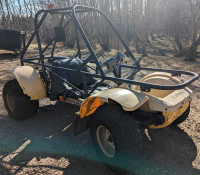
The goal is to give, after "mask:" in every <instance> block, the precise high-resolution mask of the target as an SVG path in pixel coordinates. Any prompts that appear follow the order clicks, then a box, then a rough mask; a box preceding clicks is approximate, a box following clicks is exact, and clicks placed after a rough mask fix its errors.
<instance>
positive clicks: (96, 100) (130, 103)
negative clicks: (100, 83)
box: [80, 88, 148, 118]
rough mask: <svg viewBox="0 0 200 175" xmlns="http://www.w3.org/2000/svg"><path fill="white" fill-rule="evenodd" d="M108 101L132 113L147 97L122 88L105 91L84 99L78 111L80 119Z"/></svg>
mask: <svg viewBox="0 0 200 175" xmlns="http://www.w3.org/2000/svg"><path fill="white" fill-rule="evenodd" d="M109 99H111V100H113V101H115V102H117V103H119V104H120V105H121V106H122V108H123V109H124V110H125V111H134V110H136V109H138V108H139V107H140V106H142V105H143V104H144V103H145V102H146V101H148V97H146V96H145V95H144V94H142V93H140V92H136V91H132V90H128V89H123V88H113V89H106V90H103V91H99V92H97V93H96V94H94V95H92V96H91V97H88V98H87V99H85V101H84V102H83V104H82V105H81V109H80V116H81V118H83V117H86V116H88V115H91V114H92V113H94V112H95V110H96V109H97V108H98V107H99V106H100V105H102V104H103V103H104V102H107V103H108V101H109Z"/></svg>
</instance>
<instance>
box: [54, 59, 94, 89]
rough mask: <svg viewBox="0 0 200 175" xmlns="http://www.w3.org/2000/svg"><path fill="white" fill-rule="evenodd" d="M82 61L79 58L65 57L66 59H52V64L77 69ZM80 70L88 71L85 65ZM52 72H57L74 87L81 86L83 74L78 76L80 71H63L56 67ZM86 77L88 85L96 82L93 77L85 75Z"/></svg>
mask: <svg viewBox="0 0 200 175" xmlns="http://www.w3.org/2000/svg"><path fill="white" fill-rule="evenodd" d="M82 63H83V61H82V60H80V59H79V58H67V59H61V60H55V61H53V62H52V66H55V67H63V68H69V69H77V68H78V67H79V66H80V65H81V64H82ZM82 71H84V72H89V70H88V68H87V67H86V66H85V67H83V69H82ZM53 72H54V73H56V74H58V75H59V76H61V77H62V78H64V79H66V80H67V81H69V82H70V83H71V84H73V85H74V86H76V87H79V88H81V87H80V86H82V85H83V76H80V73H78V72H69V71H64V70H61V69H56V68H53ZM86 79H87V85H88V86H91V85H93V84H94V83H95V82H96V80H95V79H94V78H93V77H88V76H87V77H86Z"/></svg>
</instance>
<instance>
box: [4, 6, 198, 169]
mask: <svg viewBox="0 0 200 175" xmlns="http://www.w3.org/2000/svg"><path fill="white" fill-rule="evenodd" d="M90 13H92V14H98V15H97V16H102V17H103V18H104V20H105V21H106V22H107V23H108V25H109V26H110V28H111V30H112V32H113V33H114V34H115V35H116V37H117V38H118V39H119V42H121V44H122V45H123V47H124V52H122V51H121V52H118V53H117V54H116V56H114V57H112V58H107V59H106V60H105V61H100V60H99V58H98V57H97V54H96V53H95V51H94V50H93V48H92V46H91V43H90V42H89V40H88V37H87V36H86V34H85V32H84V30H83V27H82V25H81V24H80V22H79V20H78V16H79V15H80V14H90ZM48 15H57V16H60V17H57V18H56V19H57V20H60V22H59V24H58V25H57V26H54V28H53V29H54V34H55V35H54V36H53V37H52V39H51V40H50V42H49V43H48V44H47V45H46V46H43V45H42V43H43V42H42V41H41V36H40V35H41V33H40V27H41V25H42V23H43V21H44V20H45V18H46V17H47V16H48ZM70 24H73V25H74V26H75V27H74V33H75V34H76V43H77V44H76V45H77V50H78V51H77V54H76V56H74V57H65V56H62V57H61V56H55V53H54V50H55V47H56V44H57V43H59V42H65V41H66V37H67V35H68V33H67V31H66V27H67V26H68V25H70ZM34 25H35V31H34V33H33V34H32V36H31V38H30V40H29V41H28V43H27V45H26V47H25V48H24V49H23V50H22V51H21V56H20V60H21V66H20V67H16V68H14V69H12V72H13V74H14V77H15V79H14V80H11V81H9V82H7V83H6V84H5V86H4V89H3V99H4V103H5V107H6V109H7V111H8V113H9V115H10V116H11V117H12V118H13V119H25V118H29V117H30V116H32V115H34V114H35V113H36V112H37V111H38V109H39V100H40V99H43V98H45V97H48V98H50V100H60V101H62V102H67V103H71V104H74V105H78V106H80V112H79V115H78V118H77V119H76V121H75V129H74V130H75V135H78V134H80V133H81V132H83V131H84V130H85V129H87V128H90V131H91V136H92V140H93V142H94V145H95V147H96V150H97V153H98V155H99V156H100V158H101V160H102V161H103V162H104V163H105V164H107V165H109V166H110V167H117V168H122V169H125V170H129V169H130V170H131V171H134V172H138V171H140V168H139V167H141V165H142V163H141V161H142V159H143V158H142V157H143V150H144V149H145V148H144V146H145V145H147V142H148V138H147V136H146V134H145V132H144V131H145V129H146V128H150V129H159V128H165V127H168V126H171V125H177V124H179V123H181V122H182V121H184V119H185V118H186V117H187V116H188V114H189V109H190V102H191V94H192V90H190V89H189V88H187V87H186V86H188V85H189V84H191V83H192V82H194V81H195V80H197V79H198V74H196V73H194V72H189V71H183V70H169V69H160V68H151V67H142V66H141V65H140V63H139V61H138V60H137V59H136V58H135V57H134V55H133V53H132V52H131V50H130V49H129V47H128V46H127V44H126V43H125V41H124V40H123V39H122V37H121V36H120V34H119V33H118V31H117V30H116V28H115V27H114V25H113V24H112V23H111V21H110V20H109V18H108V17H107V16H106V15H105V14H104V13H103V12H102V11H100V10H98V9H96V8H91V7H86V6H73V7H66V8H55V9H46V10H40V11H39V12H38V13H37V14H36V15H35V19H34ZM35 37H36V39H37V45H38V50H39V57H34V58H25V53H26V51H27V49H28V48H29V46H30V44H31V43H32V42H33V40H34V38H35ZM80 38H82V40H83V41H84V43H85V44H86V46H87V49H88V50H89V55H88V56H87V57H84V58H83V57H82V54H81V49H80ZM50 47H51V54H50V55H46V54H45V53H46V51H47V50H49V49H50ZM126 59H130V60H132V62H133V63H134V64H126V62H125V61H124V60H126ZM25 63H26V64H28V65H25ZM30 65H32V66H30ZM123 71H125V72H128V73H129V75H128V76H127V77H125V78H124V77H122V72H123ZM140 71H149V72H153V73H149V74H147V75H146V76H144V77H143V78H142V79H141V80H140V81H136V80H134V78H133V77H134V76H135V75H136V74H137V73H139V72H140ZM181 75H187V76H190V78H188V79H187V80H186V81H185V82H181V81H180V80H179V79H178V78H177V76H181ZM109 82H114V84H115V86H114V87H112V86H111V85H110V83H109Z"/></svg>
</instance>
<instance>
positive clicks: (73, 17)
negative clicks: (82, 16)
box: [20, 5, 199, 97]
mask: <svg viewBox="0 0 200 175" xmlns="http://www.w3.org/2000/svg"><path fill="white" fill-rule="evenodd" d="M88 12H95V13H99V14H100V15H101V16H103V18H104V19H105V20H106V22H107V23H108V24H109V25H110V27H111V29H112V30H113V32H114V33H115V34H116V36H117V37H118V39H119V40H120V41H121V43H122V45H123V46H124V48H125V49H126V51H125V55H127V56H128V57H131V59H132V60H133V61H134V63H135V65H126V64H121V65H120V67H119V74H118V75H117V76H115V77H111V76H107V75H106V74H105V73H104V71H103V69H102V66H101V64H100V62H99V61H98V59H97V56H96V54H95V52H94V50H93V49H92V47H91V44H90V42H89V40H88V38H87V36H86V34H85V32H84V30H83V28H82V26H81V24H80V22H79V20H78V18H77V14H79V13H88ZM47 14H60V15H61V20H60V24H59V26H62V25H63V21H64V16H65V15H67V16H68V17H69V18H70V19H69V20H68V21H67V22H66V23H65V24H64V25H63V26H64V27H66V26H67V25H68V24H69V23H70V22H71V21H73V22H74V25H75V32H76V39H77V48H78V54H77V56H79V58H81V51H80V46H79V37H78V31H79V32H80V34H81V36H82V38H83V40H84V42H85V44H86V46H87V48H88V50H89V53H90V56H89V57H88V58H87V59H85V60H84V61H83V63H82V64H81V65H80V66H79V67H78V68H77V69H75V70H74V69H69V68H63V67H57V66H53V65H49V64H46V63H45V62H44V60H45V59H48V58H50V57H45V56H44V52H45V51H46V50H47V49H48V48H49V46H50V45H51V44H53V48H52V53H51V57H53V54H54V48H55V44H56V38H55V37H53V38H52V39H51V41H50V42H49V43H48V44H47V45H46V47H45V48H42V46H41V39H40V33H39V28H40V27H41V25H42V23H43V21H44V19H45V18H46V17H47ZM41 15H42V16H41ZM39 16H41V18H40V20H39ZM34 25H35V31H34V32H33V34H32V36H31V38H30V40H29V41H28V43H27V45H26V46H25V48H24V49H23V50H21V54H20V61H21V65H22V66H23V65H24V63H30V64H34V65H36V66H37V67H39V66H41V68H42V73H43V78H44V81H45V84H46V85H48V80H47V71H48V70H51V69H52V68H54V69H60V70H62V71H67V72H76V73H80V75H82V76H83V83H84V87H85V89H84V92H83V91H82V90H80V89H79V88H77V87H75V86H74V85H73V84H71V83H70V82H68V81H67V80H65V79H63V78H62V77H60V76H59V75H57V77H58V78H60V79H61V80H62V81H65V82H66V83H68V84H69V85H70V86H71V87H73V88H74V89H76V90H78V91H79V92H80V93H82V94H83V95H84V96H85V97H88V96H90V95H91V93H92V92H93V91H94V90H95V89H96V88H97V87H99V86H100V85H101V84H102V83H103V82H104V81H105V80H110V81H113V82H115V83H118V84H120V83H127V84H132V85H139V86H140V89H141V91H145V92H149V91H150V90H151V88H153V89H161V90H177V89H182V88H184V87H186V86H187V85H189V84H191V83H192V82H194V81H195V80H196V79H198V77H199V75H198V74H196V73H194V72H190V71H183V70H171V69H161V68H151V67H142V66H141V65H140V63H139V61H138V60H137V59H136V58H135V57H134V55H133V53H132V52H131V50H130V49H129V47H128V46H127V44H126V43H125V41H124V40H123V39H122V37H121V36H120V34H119V33H118V31H117V30H116V28H115V27H114V25H113V24H112V22H111V21H110V19H109V18H108V17H107V16H106V15H105V14H104V13H103V12H102V11H100V10H99V9H96V8H92V7H86V6H80V5H77V6H71V7H65V8H56V9H48V10H40V11H38V12H37V13H36V15H35V18H34ZM35 36H36V38H37V43H38V49H39V58H24V55H25V53H26V51H27V49H28V47H29V46H30V44H31V42H32V41H33V39H34V37H35ZM35 61H37V62H35ZM89 62H93V63H95V64H96V70H97V71H96V73H89V72H85V71H82V68H83V67H85V66H86V65H87V63H89ZM121 68H128V69H132V70H133V72H132V75H131V76H130V77H132V76H134V75H135V74H137V73H138V72H139V71H141V70H147V71H159V72H167V73H171V74H172V75H173V76H180V75H181V74H184V75H189V76H192V77H191V78H190V79H188V80H187V81H185V82H184V83H182V84H178V85H158V84H151V83H145V82H141V81H135V80H132V79H130V78H126V79H125V78H121ZM98 72H99V73H98ZM86 76H91V77H94V78H99V79H101V81H98V82H97V83H96V84H95V86H94V87H92V90H91V91H90V93H88V89H87V82H86V81H87V80H86V78H85V77H86ZM46 88H47V90H48V86H46Z"/></svg>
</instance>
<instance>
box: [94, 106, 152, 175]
mask: <svg viewBox="0 0 200 175" xmlns="http://www.w3.org/2000/svg"><path fill="white" fill-rule="evenodd" d="M100 130H102V131H101V132H100ZM103 130H106V132H109V134H107V135H111V136H110V138H109V136H108V137H107V139H108V142H109V140H110V142H114V144H113V143H112V144H111V147H114V152H113V151H112V150H111V151H110V152H109V148H106V145H108V147H109V144H110V143H108V144H106V143H105V142H104V141H102V140H104V139H103V138H104V136H103ZM90 131H91V136H92V140H93V143H94V145H95V148H96V151H97V154H98V155H99V157H100V159H101V160H102V162H103V163H105V164H106V165H107V166H109V167H110V168H111V169H112V170H115V171H118V172H132V173H136V174H140V173H141V172H142V171H143V170H144V169H143V168H144V167H143V165H144V164H143V160H144V159H145V158H144V150H145V149H144V146H145V145H146V143H147V142H148V141H149V140H148V139H147V136H146V134H145V132H144V129H141V128H139V127H138V126H137V124H136V122H135V120H134V119H133V118H132V116H131V115H130V113H128V112H126V111H124V110H123V109H122V108H121V106H119V105H117V104H106V105H103V106H101V107H100V108H98V109H97V110H96V111H95V113H94V114H93V116H92V118H91V121H90ZM99 133H100V134H99ZM104 135H106V134H104ZM102 145H104V146H102ZM113 145H114V146H113ZM102 147H103V148H102ZM104 147H105V150H104ZM106 152H107V153H106Z"/></svg>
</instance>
